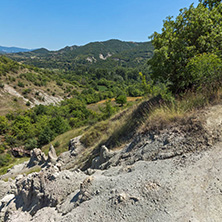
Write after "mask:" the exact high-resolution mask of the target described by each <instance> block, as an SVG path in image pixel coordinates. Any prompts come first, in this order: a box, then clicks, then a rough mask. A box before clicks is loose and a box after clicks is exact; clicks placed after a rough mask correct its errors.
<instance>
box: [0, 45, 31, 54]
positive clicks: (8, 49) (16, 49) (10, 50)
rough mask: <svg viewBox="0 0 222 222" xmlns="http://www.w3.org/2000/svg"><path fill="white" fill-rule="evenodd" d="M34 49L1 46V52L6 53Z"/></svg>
mask: <svg viewBox="0 0 222 222" xmlns="http://www.w3.org/2000/svg"><path fill="white" fill-rule="evenodd" d="M32 50H33V49H24V48H18V47H6V46H0V54H6V53H18V52H29V51H32Z"/></svg>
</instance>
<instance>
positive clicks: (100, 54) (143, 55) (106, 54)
mask: <svg viewBox="0 0 222 222" xmlns="http://www.w3.org/2000/svg"><path fill="white" fill-rule="evenodd" d="M152 55H153V46H152V44H151V42H140V43H136V42H123V41H120V40H108V41H105V42H93V43H89V44H86V45H84V46H75V45H74V46H71V47H68V46H67V47H65V48H63V49H60V50H58V51H49V50H47V49H45V48H41V49H37V50H34V51H32V52H20V53H15V54H10V55H9V57H10V58H12V59H14V60H16V61H19V62H23V63H26V64H29V65H35V66H38V67H41V68H56V69H65V70H74V69H75V68H76V67H77V66H86V67H94V68H96V67H101V66H102V67H103V68H113V67H115V66H123V67H136V66H138V65H143V64H144V63H145V62H146V61H147V59H148V58H150V57H152Z"/></svg>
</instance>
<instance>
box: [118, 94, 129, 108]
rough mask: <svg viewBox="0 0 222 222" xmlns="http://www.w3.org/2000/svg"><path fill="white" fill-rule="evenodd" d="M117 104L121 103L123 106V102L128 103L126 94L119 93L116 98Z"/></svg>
mask: <svg viewBox="0 0 222 222" xmlns="http://www.w3.org/2000/svg"><path fill="white" fill-rule="evenodd" d="M115 101H116V103H117V104H120V105H121V106H123V104H126V103H127V98H126V96H125V95H119V96H118V97H117V98H116V99H115Z"/></svg>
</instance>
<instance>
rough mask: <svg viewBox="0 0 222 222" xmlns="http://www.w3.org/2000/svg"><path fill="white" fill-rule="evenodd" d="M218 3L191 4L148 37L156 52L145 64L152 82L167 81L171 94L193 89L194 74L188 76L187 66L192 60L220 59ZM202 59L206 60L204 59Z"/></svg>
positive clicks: (221, 27)
mask: <svg viewBox="0 0 222 222" xmlns="http://www.w3.org/2000/svg"><path fill="white" fill-rule="evenodd" d="M220 2H221V1H204V2H203V3H202V2H201V3H199V4H198V6H197V7H196V8H195V7H194V5H193V4H192V5H191V6H190V7H189V8H184V9H181V10H180V13H179V15H178V16H177V17H176V19H175V20H173V18H172V17H168V18H167V19H166V20H165V21H164V24H163V28H162V33H160V34H159V33H157V32H155V33H154V34H153V35H152V36H151V39H152V43H153V45H154V47H155V51H154V56H153V58H152V59H150V60H149V62H148V64H149V65H150V66H151V68H152V74H151V76H152V77H153V79H154V80H155V81H162V82H164V81H165V82H166V81H168V82H170V84H171V86H170V89H171V90H172V91H173V92H176V93H177V92H180V91H184V90H186V89H188V88H192V87H193V84H194V82H195V75H191V74H190V70H189V68H190V65H188V64H190V63H191V59H192V58H194V57H195V56H200V55H202V54H204V53H205V54H208V53H210V56H213V57H214V56H216V57H217V58H219V59H220V58H221V57H222V53H221V52H222V51H221V50H222V4H221V3H220ZM208 6H209V7H208ZM208 57H209V56H208ZM201 58H203V59H205V60H206V57H200V58H199V59H201ZM192 61H193V60H192ZM198 61H199V60H198ZM209 61H212V59H209ZM200 64H201V62H200Z"/></svg>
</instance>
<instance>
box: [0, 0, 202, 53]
mask: <svg viewBox="0 0 222 222" xmlns="http://www.w3.org/2000/svg"><path fill="white" fill-rule="evenodd" d="M191 3H194V4H195V5H197V3H198V0H112V1H106V0H103V1H102V0H78V1H77V0H0V27H1V28H0V45H1V46H17V47H23V48H40V47H45V48H48V49H51V50H56V49H60V48H63V47H65V46H67V45H69V46H71V45H84V44H86V43H89V42H93V41H105V40H108V39H120V40H123V41H137V42H138V41H142V42H143V41H148V36H150V35H151V34H152V33H153V32H154V31H157V32H160V31H161V28H162V25H163V20H164V19H165V18H166V17H167V16H169V15H173V16H176V15H178V13H179V9H180V8H184V7H189V5H190V4H191Z"/></svg>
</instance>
